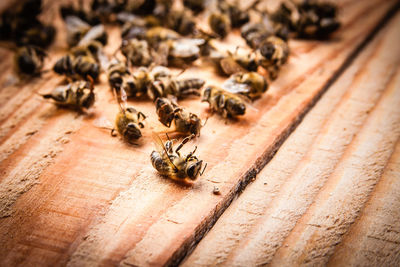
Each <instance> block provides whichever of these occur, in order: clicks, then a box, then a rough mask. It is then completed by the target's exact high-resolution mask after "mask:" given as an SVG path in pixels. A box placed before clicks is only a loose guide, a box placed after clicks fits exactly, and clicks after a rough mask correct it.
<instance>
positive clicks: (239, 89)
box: [221, 78, 251, 94]
mask: <svg viewBox="0 0 400 267" xmlns="http://www.w3.org/2000/svg"><path fill="white" fill-rule="evenodd" d="M221 87H222V89H224V90H226V91H228V92H231V93H234V94H248V93H249V92H250V90H251V88H250V85H248V84H245V83H238V82H235V80H234V79H232V78H231V79H228V80H226V81H225V82H224V83H223V84H222V85H221Z"/></svg>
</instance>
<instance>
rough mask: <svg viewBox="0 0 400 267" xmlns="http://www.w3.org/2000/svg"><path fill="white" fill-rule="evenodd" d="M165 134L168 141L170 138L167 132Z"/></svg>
mask: <svg viewBox="0 0 400 267" xmlns="http://www.w3.org/2000/svg"><path fill="white" fill-rule="evenodd" d="M165 135H166V136H167V139H168V141H171V139H169V135H168V133H165Z"/></svg>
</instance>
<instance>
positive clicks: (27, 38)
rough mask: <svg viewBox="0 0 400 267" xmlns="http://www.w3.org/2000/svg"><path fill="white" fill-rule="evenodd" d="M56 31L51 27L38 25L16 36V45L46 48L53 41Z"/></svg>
mask: <svg viewBox="0 0 400 267" xmlns="http://www.w3.org/2000/svg"><path fill="white" fill-rule="evenodd" d="M55 34H56V29H55V28H54V27H53V26H51V25H43V24H39V25H36V26H33V27H31V28H29V29H27V30H26V31H24V32H22V33H20V34H19V35H17V36H16V38H17V39H16V43H17V44H18V45H35V46H38V47H48V46H49V45H50V44H51V43H52V42H53V40H54V37H55Z"/></svg>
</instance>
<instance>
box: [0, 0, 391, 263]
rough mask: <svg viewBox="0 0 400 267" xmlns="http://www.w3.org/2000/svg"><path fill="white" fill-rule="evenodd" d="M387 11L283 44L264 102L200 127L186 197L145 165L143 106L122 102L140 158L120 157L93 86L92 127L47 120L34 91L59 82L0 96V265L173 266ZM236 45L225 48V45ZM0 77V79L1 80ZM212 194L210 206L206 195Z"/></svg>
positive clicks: (355, 13) (371, 4)
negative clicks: (138, 132)
mask: <svg viewBox="0 0 400 267" xmlns="http://www.w3.org/2000/svg"><path fill="white" fill-rule="evenodd" d="M395 2H396V1H385V3H381V1H378V0H371V1H368V2H367V1H365V2H363V4H362V5H360V4H359V2H358V1H348V2H345V3H344V4H345V8H343V15H342V16H343V22H344V26H343V28H342V29H341V30H340V31H339V32H338V34H337V35H336V39H335V41H333V42H316V41H310V42H304V41H292V42H291V43H290V46H291V48H292V49H293V50H294V51H295V53H296V54H297V56H296V57H291V58H290V61H289V64H288V65H287V66H286V67H285V68H284V69H283V70H282V73H281V76H280V78H279V79H278V80H276V81H275V82H274V83H273V85H272V86H271V88H270V90H269V91H268V93H267V94H266V96H265V97H263V98H262V99H260V100H259V101H257V102H255V107H256V108H257V109H258V111H254V110H253V111H252V110H251V109H250V110H249V111H248V114H247V115H246V117H245V118H244V119H242V120H240V121H238V122H226V121H225V120H223V119H221V118H219V117H218V116H214V117H212V118H210V119H209V121H208V123H207V127H205V128H204V130H203V131H202V136H201V138H200V139H199V140H196V143H197V144H198V146H199V150H198V155H199V156H200V157H201V158H202V159H204V160H205V161H206V162H208V164H209V167H208V169H207V172H206V174H205V177H202V178H201V179H200V180H199V181H198V182H197V183H196V184H195V185H194V186H193V187H188V188H186V187H182V186H180V185H178V184H175V183H173V182H171V181H169V180H166V179H162V178H161V177H160V176H158V175H157V174H156V173H155V171H154V170H153V169H152V167H151V165H150V162H149V155H150V152H151V151H152V149H153V145H152V143H151V138H150V132H151V122H155V121H156V119H155V116H154V115H155V114H154V107H153V106H152V103H150V102H139V101H132V102H131V103H132V104H133V105H134V106H135V107H137V108H138V109H139V110H142V111H143V112H144V113H145V114H148V115H149V116H150V119H149V121H150V122H149V125H148V126H147V128H146V129H145V131H144V138H143V144H142V145H141V146H140V147H130V146H127V145H126V144H124V143H123V142H121V141H120V140H118V139H117V138H110V137H109V132H107V131H102V130H100V129H97V128H95V127H94V126H93V121H94V120H95V119H96V118H97V117H99V116H102V115H104V116H106V117H108V118H110V119H112V118H113V117H114V115H115V112H116V111H117V107H116V105H115V103H114V101H113V97H112V94H111V93H110V91H109V89H108V85H107V84H106V81H105V77H104V76H102V77H101V84H100V85H99V86H98V87H97V89H96V91H97V95H98V102H97V103H96V107H95V111H94V114H93V116H92V117H84V116H77V115H76V114H73V113H70V112H68V111H65V110H57V109H56V108H55V107H53V106H52V105H51V104H49V103H46V102H43V101H42V100H40V99H39V98H37V97H35V92H42V93H43V92H47V91H49V90H50V89H51V88H52V87H54V86H55V85H56V84H57V83H58V82H59V81H60V78H54V77H53V76H51V75H49V76H45V77H44V79H37V80H34V81H32V82H30V83H26V84H14V85H11V86H7V87H4V88H2V89H1V90H0V104H1V106H0V123H1V128H0V155H1V162H0V173H2V177H1V178H0V183H1V186H0V188H1V189H0V216H1V217H3V218H2V219H1V220H0V247H2V250H1V251H0V262H1V264H2V265H17V264H21V265H22V264H24V265H26V264H32V265H54V264H59V265H65V264H69V265H71V266H73V265H79V266H83V265H95V264H98V265H102V264H103V265H109V264H113V265H117V264H119V263H121V264H123V265H124V264H126V265H129V264H135V265H162V264H172V263H175V262H177V261H179V259H180V258H181V257H182V256H183V255H184V254H185V253H186V252H187V250H188V248H190V247H191V246H192V245H193V242H195V241H196V240H198V239H199V238H201V237H202V235H203V233H204V231H206V229H207V228H208V227H210V226H211V225H212V223H213V221H214V220H215V219H216V218H217V217H218V215H219V214H220V213H221V212H222V211H223V210H224V208H225V207H226V206H228V205H229V203H230V201H231V200H232V199H233V197H234V196H235V195H236V194H237V193H238V191H239V190H240V189H241V188H242V187H243V185H245V184H247V183H248V181H249V180H251V178H252V177H254V175H255V173H256V172H257V171H258V170H259V169H260V168H262V166H263V165H264V164H265V162H266V161H267V160H268V159H269V158H270V157H271V155H272V154H273V153H274V151H275V150H276V149H277V147H278V146H279V144H280V142H281V140H283V139H284V138H285V137H286V135H287V134H288V133H289V132H290V131H291V128H292V127H293V126H294V125H296V123H297V122H298V121H299V119H300V118H301V117H302V114H304V113H305V112H306V111H307V110H308V109H309V107H310V106H311V105H312V104H313V103H314V102H315V101H316V100H317V99H318V97H319V95H320V94H321V93H322V92H323V91H324V90H325V89H326V85H327V83H328V82H329V80H330V79H332V77H334V76H335V74H336V73H337V72H338V71H339V70H340V69H341V68H343V66H344V65H346V64H348V59H349V58H351V57H352V54H353V52H354V51H355V50H356V49H357V47H358V46H359V45H360V44H361V43H362V42H363V40H364V39H365V38H366V37H367V35H368V34H369V33H370V32H371V31H372V29H373V28H374V27H375V26H376V25H377V23H378V22H379V21H380V20H381V19H382V18H383V17H384V16H385V14H386V12H387V11H388V10H389V9H391V7H392V6H393V4H394V3H395ZM58 23H59V24H60V22H59V21H58ZM109 30H110V34H111V38H110V39H111V40H113V42H111V44H110V45H109V46H107V51H106V52H107V53H108V54H111V53H112V52H113V51H114V50H115V48H116V47H117V46H118V44H119V39H118V36H119V32H118V30H116V29H115V28H113V27H111V28H110V29H109ZM63 40H65V36H64V35H63V33H61V35H60V36H59V38H58V40H57V42H56V44H55V45H54V47H52V49H51V51H50V54H51V55H52V57H51V58H50V61H49V62H48V63H47V64H46V66H51V64H52V63H53V62H54V61H55V60H56V59H57V57H58V56H59V55H60V54H61V53H62V52H63V48H64V47H65V46H64V45H63V44H64V42H63ZM117 40H118V41H117ZM237 40H239V39H237V36H236V37H235V36H230V37H229V38H228V42H229V41H230V42H231V43H233V44H234V45H232V46H236V41H237ZM240 41H241V42H243V41H242V40H240ZM199 73H201V75H200V76H201V77H202V78H206V79H207V80H208V81H209V82H215V83H219V82H221V81H222V79H221V78H220V77H217V76H216V75H215V74H214V73H212V72H211V71H207V70H204V71H203V69H202V68H200V67H198V66H194V67H193V68H191V69H189V70H188V71H186V72H185V73H184V75H186V76H191V75H198V74H199ZM9 75H10V71H7V72H6V73H3V75H2V77H9ZM8 80H9V78H5V79H4V81H8ZM3 84H4V82H3ZM6 84H7V83H6ZM182 105H184V106H190V109H191V110H193V111H194V112H196V113H198V114H201V115H202V116H203V117H205V116H206V111H205V110H206V106H207V105H205V104H204V103H199V101H198V100H197V99H191V100H186V101H182ZM215 185H218V187H219V188H220V190H221V195H220V196H216V195H213V194H212V190H213V187H214V186H215Z"/></svg>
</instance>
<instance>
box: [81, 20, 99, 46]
mask: <svg viewBox="0 0 400 267" xmlns="http://www.w3.org/2000/svg"><path fill="white" fill-rule="evenodd" d="M104 33H105V29H104V26H103V24H99V25H96V26H93V27H92V28H91V29H90V30H89V31H88V32H87V33H86V34H85V35H84V36H83V38H82V39H81V40H80V41H79V44H78V45H86V44H88V43H89V42H90V41H93V40H96V39H97V38H99V37H101V36H102V35H103V34H104Z"/></svg>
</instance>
